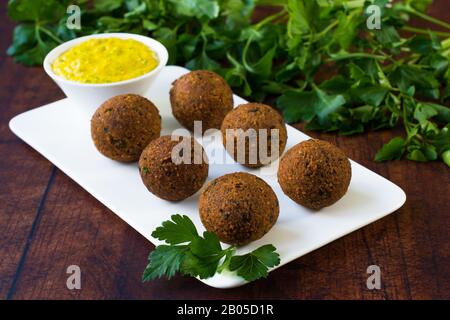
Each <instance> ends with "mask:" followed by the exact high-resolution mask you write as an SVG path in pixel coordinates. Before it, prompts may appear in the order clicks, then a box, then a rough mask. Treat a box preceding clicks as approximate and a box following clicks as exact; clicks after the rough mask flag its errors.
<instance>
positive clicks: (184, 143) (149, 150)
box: [139, 136, 209, 201]
mask: <svg viewBox="0 0 450 320" xmlns="http://www.w3.org/2000/svg"><path fill="white" fill-rule="evenodd" d="M172 138H173V139H175V141H174V140H172ZM208 168H209V166H208V162H207V158H206V155H205V153H204V150H203V147H202V146H201V145H200V144H199V143H198V142H196V141H195V139H194V138H192V137H181V136H177V137H175V136H174V137H172V136H162V137H160V138H158V139H155V140H153V141H152V142H150V144H149V145H148V146H147V147H146V148H145V149H144V151H143V152H142V155H141V158H140V159H139V172H140V174H141V178H142V181H143V182H144V185H145V186H146V187H147V189H148V190H149V191H150V192H151V193H153V194H154V195H156V196H158V197H159V198H162V199H165V200H169V201H180V200H184V199H186V198H187V197H190V196H191V195H193V194H194V193H196V192H197V191H198V190H199V189H200V188H201V187H202V186H203V183H204V182H205V180H206V178H207V177H208Z"/></svg>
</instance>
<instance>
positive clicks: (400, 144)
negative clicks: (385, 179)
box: [375, 137, 405, 161]
mask: <svg viewBox="0 0 450 320" xmlns="http://www.w3.org/2000/svg"><path fill="white" fill-rule="evenodd" d="M404 147H405V140H404V139H403V138H400V137H395V138H393V139H392V140H391V141H389V142H388V143H386V144H385V145H384V146H383V147H382V148H381V149H380V150H379V151H378V152H377V154H376V155H375V161H387V160H395V159H400V157H401V156H402V154H403V151H404Z"/></svg>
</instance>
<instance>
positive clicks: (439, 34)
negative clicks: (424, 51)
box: [402, 26, 450, 37]
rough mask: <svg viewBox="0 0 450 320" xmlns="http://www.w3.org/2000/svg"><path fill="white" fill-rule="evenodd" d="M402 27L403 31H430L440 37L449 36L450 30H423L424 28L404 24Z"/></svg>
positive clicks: (422, 32) (423, 32)
mask: <svg viewBox="0 0 450 320" xmlns="http://www.w3.org/2000/svg"><path fill="white" fill-rule="evenodd" d="M402 29H403V30H405V31H410V32H414V33H421V34H429V32H432V33H434V34H435V35H437V36H440V37H450V32H443V31H434V30H425V29H421V28H416V27H411V26H404V27H403V28H402Z"/></svg>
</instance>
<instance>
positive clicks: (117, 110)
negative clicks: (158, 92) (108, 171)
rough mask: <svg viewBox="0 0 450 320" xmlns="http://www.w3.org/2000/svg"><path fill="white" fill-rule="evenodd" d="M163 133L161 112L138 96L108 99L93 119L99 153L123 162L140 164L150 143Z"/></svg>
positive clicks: (94, 136)
mask: <svg viewBox="0 0 450 320" xmlns="http://www.w3.org/2000/svg"><path fill="white" fill-rule="evenodd" d="M160 131H161V116H160V115H159V111H158V109H157V108H156V106H155V105H154V104H153V103H152V102H151V101H149V100H147V99H146V98H144V97H141V96H139V95H136V94H123V95H119V96H115V97H112V98H111V99H108V100H106V101H105V102H104V103H103V104H102V105H101V106H100V107H99V108H98V109H97V111H95V113H94V115H93V116H92V119H91V136H92V140H93V141H94V144H95V147H96V148H97V150H98V151H100V153H102V154H103V155H104V156H106V157H108V158H110V159H113V160H117V161H122V162H132V161H137V160H138V159H139V156H140V155H141V152H142V150H144V148H145V147H146V146H147V145H148V143H149V142H150V141H152V140H153V139H155V138H157V137H159V135H160Z"/></svg>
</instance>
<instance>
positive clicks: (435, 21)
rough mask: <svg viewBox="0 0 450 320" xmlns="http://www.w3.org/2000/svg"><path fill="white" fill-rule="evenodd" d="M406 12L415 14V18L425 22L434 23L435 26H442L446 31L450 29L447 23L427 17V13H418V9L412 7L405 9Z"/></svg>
mask: <svg viewBox="0 0 450 320" xmlns="http://www.w3.org/2000/svg"><path fill="white" fill-rule="evenodd" d="M405 11H406V12H408V13H411V14H413V15H415V16H417V17H419V18H421V19H423V20H426V21H428V22H431V23H434V24H436V25H438V26H441V27H444V28H446V29H450V24H448V23H446V22H444V21H441V20H439V19H436V18H433V17H431V16H429V15H427V14H425V13H422V12H420V11H417V10H416V9H414V8H411V7H410V6H407V7H405Z"/></svg>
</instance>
